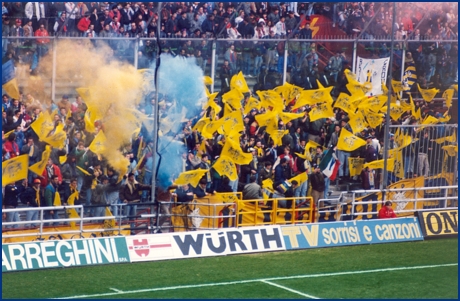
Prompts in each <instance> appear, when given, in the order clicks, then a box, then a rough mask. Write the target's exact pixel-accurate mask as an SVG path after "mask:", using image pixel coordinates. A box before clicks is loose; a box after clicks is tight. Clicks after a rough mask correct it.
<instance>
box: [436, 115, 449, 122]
mask: <svg viewBox="0 0 460 301" xmlns="http://www.w3.org/2000/svg"><path fill="white" fill-rule="evenodd" d="M438 120H439V122H448V121H449V120H450V115H447V116H443V117H439V118H438Z"/></svg>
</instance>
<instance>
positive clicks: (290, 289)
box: [261, 280, 320, 299]
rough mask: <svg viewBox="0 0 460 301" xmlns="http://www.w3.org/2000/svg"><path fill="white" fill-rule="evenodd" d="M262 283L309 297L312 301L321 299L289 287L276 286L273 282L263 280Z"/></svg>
mask: <svg viewBox="0 0 460 301" xmlns="http://www.w3.org/2000/svg"><path fill="white" fill-rule="evenodd" d="M261 282H263V283H266V284H270V285H273V286H276V287H279V288H282V289H284V290H287V291H290V292H292V293H295V294H298V295H301V296H303V297H307V298H310V299H320V298H318V297H315V296H312V295H308V294H304V293H302V292H299V291H296V290H294V289H292V288H289V287H286V286H283V285H279V284H276V283H273V282H270V281H267V280H261Z"/></svg>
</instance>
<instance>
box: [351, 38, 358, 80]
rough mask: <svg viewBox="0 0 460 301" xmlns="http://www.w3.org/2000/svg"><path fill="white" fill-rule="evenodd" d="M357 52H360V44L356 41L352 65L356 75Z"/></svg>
mask: <svg viewBox="0 0 460 301" xmlns="http://www.w3.org/2000/svg"><path fill="white" fill-rule="evenodd" d="M357 52H358V42H357V41H356V40H355V41H354V42H353V62H352V63H351V64H352V65H351V68H352V71H353V73H355V74H356V55H357Z"/></svg>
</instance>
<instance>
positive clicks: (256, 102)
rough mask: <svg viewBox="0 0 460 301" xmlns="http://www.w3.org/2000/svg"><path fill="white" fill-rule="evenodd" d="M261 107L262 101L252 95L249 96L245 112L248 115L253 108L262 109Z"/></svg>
mask: <svg viewBox="0 0 460 301" xmlns="http://www.w3.org/2000/svg"><path fill="white" fill-rule="evenodd" d="M260 108H261V103H260V101H259V100H257V99H256V98H254V97H252V96H251V97H249V100H248V102H247V103H246V105H245V106H244V111H243V113H244V114H245V115H247V114H249V112H251V110H252V109H256V110H260Z"/></svg>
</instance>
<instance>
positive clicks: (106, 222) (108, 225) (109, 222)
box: [104, 207, 115, 236]
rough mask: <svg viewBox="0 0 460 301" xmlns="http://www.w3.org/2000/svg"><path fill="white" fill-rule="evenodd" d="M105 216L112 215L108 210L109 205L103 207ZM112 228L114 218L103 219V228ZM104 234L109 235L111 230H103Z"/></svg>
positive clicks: (113, 226)
mask: <svg viewBox="0 0 460 301" xmlns="http://www.w3.org/2000/svg"><path fill="white" fill-rule="evenodd" d="M105 216H106V217H107V216H113V215H112V212H111V211H110V209H109V207H105ZM112 228H115V219H106V220H104V229H112ZM104 234H105V235H108V236H110V235H111V234H113V230H112V231H110V230H109V231H104Z"/></svg>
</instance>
